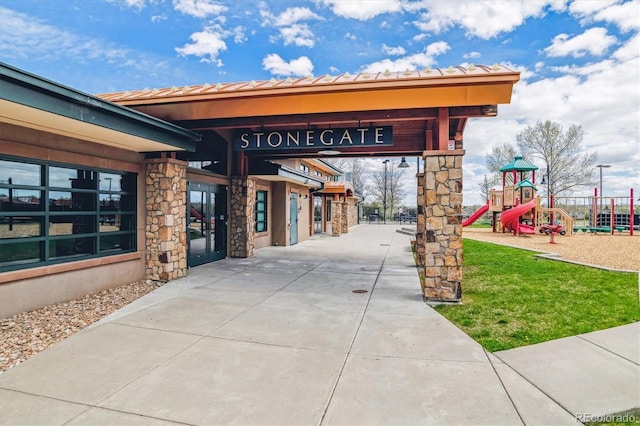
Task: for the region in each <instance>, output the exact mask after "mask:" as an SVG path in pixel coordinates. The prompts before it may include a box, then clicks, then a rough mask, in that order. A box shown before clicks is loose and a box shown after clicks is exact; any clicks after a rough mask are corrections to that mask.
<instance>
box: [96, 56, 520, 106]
mask: <svg viewBox="0 0 640 426" xmlns="http://www.w3.org/2000/svg"><path fill="white" fill-rule="evenodd" d="M501 74H519V73H515V72H514V71H513V70H511V69H509V68H507V67H505V66H502V65H498V64H495V65H492V66H486V65H469V66H468V67H466V68H465V67H462V66H457V67H452V66H451V67H448V68H445V69H442V68H429V67H427V68H425V69H423V70H408V69H407V70H405V71H395V72H392V71H389V70H387V71H385V72H378V73H368V72H363V73H357V74H350V73H348V72H347V73H344V74H341V75H337V76H330V75H329V74H326V75H323V76H319V77H318V76H313V75H309V76H307V77H303V78H295V79H294V78H291V77H287V78H286V79H275V78H272V79H270V80H251V81H245V82H235V83H215V84H209V83H205V84H201V85H195V86H180V87H179V86H173V87H169V88H158V89H143V90H132V91H124V92H114V93H104V94H100V95H98V96H99V97H101V98H103V99H107V100H110V101H114V102H118V103H124V102H126V101H141V100H145V99H149V100H151V99H166V98H194V97H195V98H197V97H202V96H206V97H207V98H211V96H212V95H218V96H220V97H225V95H230V94H234V95H236V96H237V95H239V94H246V95H250V96H254V95H255V94H256V92H264V93H265V94H268V93H269V92H281V91H292V90H293V91H296V90H300V89H303V90H304V91H314V90H317V89H319V90H322V89H336V88H340V90H346V89H347V87H348V86H357V88H358V89H361V86H364V85H369V86H372V87H375V86H380V85H389V84H392V85H398V84H402V83H407V84H415V83H418V84H424V83H427V84H429V83H432V84H436V85H438V84H443V83H445V82H449V81H451V80H453V81H455V80H460V79H465V80H468V79H473V78H474V77H478V78H484V77H487V76H495V75H501ZM459 83H462V82H459ZM185 100H186V99H185Z"/></svg>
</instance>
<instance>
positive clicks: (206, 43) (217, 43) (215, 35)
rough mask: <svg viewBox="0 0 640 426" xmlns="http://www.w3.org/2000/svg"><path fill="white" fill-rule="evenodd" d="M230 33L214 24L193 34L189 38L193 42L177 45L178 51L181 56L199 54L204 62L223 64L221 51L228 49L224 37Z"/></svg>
mask: <svg viewBox="0 0 640 426" xmlns="http://www.w3.org/2000/svg"><path fill="white" fill-rule="evenodd" d="M228 35H229V33H228V32H225V31H223V30H222V29H221V28H220V27H219V26H213V27H211V28H209V29H205V30H204V31H200V32H197V33H193V34H191V36H190V37H189V40H191V41H192V42H193V43H187V44H185V45H184V46H183V47H177V48H176V52H178V54H179V55H180V56H190V55H192V56H197V57H199V58H200V60H201V61H202V62H211V63H215V64H216V65H217V66H219V67H220V66H222V61H221V60H220V59H218V55H219V54H220V52H222V51H224V50H227V44H226V43H225V42H224V39H225V38H226V37H227V36H228Z"/></svg>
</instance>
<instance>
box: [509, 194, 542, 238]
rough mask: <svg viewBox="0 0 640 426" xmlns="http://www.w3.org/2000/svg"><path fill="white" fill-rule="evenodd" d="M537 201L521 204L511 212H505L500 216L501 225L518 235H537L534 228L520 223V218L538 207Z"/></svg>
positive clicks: (511, 209)
mask: <svg viewBox="0 0 640 426" xmlns="http://www.w3.org/2000/svg"><path fill="white" fill-rule="evenodd" d="M536 201H537V200H536V199H535V198H534V199H533V200H531V201H529V202H528V203H525V204H520V205H518V206H515V207H513V208H510V209H509V210H505V211H503V212H502V213H501V214H500V223H502V226H504V228H505V229H506V230H508V231H514V232H515V233H516V234H535V232H536V230H535V228H534V227H533V226H529V225H524V224H522V223H520V221H519V220H520V216H522V215H523V214H525V213H527V212H528V211H530V210H531V209H533V208H535V207H536Z"/></svg>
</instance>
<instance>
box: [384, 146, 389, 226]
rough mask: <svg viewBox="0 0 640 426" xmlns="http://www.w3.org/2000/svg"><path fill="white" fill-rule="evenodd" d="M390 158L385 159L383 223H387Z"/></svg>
mask: <svg viewBox="0 0 640 426" xmlns="http://www.w3.org/2000/svg"><path fill="white" fill-rule="evenodd" d="M388 162H389V160H388V159H387V160H384V161H383V163H384V188H383V189H382V223H384V224H386V223H387V163H388Z"/></svg>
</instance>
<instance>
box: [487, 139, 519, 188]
mask: <svg viewBox="0 0 640 426" xmlns="http://www.w3.org/2000/svg"><path fill="white" fill-rule="evenodd" d="M515 156H516V148H515V147H514V146H513V145H511V144H509V143H504V144H502V145H499V146H494V147H492V148H491V153H489V154H487V155H486V157H485V159H486V162H487V169H489V171H490V172H491V173H494V176H493V177H491V178H490V180H493V179H496V180H497V179H500V178H501V177H502V174H501V173H500V167H502V166H504V165H505V164H509V163H510V162H512V161H513V159H514V158H515Z"/></svg>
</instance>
